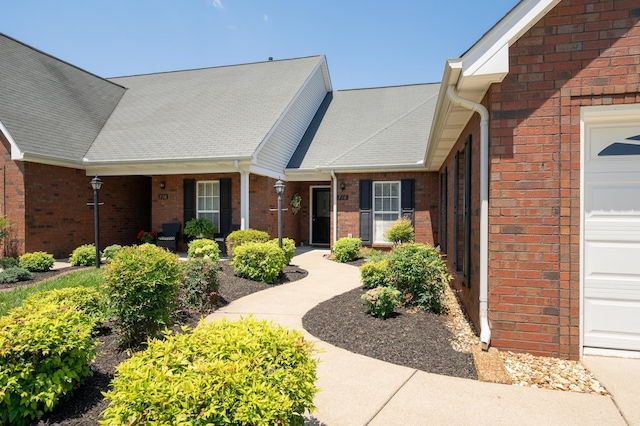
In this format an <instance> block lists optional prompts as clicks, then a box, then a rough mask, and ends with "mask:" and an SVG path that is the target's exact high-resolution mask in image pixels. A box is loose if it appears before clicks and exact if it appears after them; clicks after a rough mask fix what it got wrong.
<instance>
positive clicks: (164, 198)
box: [158, 194, 169, 200]
mask: <svg viewBox="0 0 640 426" xmlns="http://www.w3.org/2000/svg"><path fill="white" fill-rule="evenodd" d="M158 199H159V200H168V199H169V194H158Z"/></svg>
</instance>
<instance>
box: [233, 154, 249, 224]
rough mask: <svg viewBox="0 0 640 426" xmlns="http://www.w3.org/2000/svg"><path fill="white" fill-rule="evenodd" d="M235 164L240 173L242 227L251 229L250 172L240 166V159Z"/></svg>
mask: <svg viewBox="0 0 640 426" xmlns="http://www.w3.org/2000/svg"><path fill="white" fill-rule="evenodd" d="M233 165H234V167H235V168H236V170H237V171H238V173H240V229H249V173H247V172H246V171H244V170H242V169H241V168H240V165H239V164H238V160H235V161H234V162H233Z"/></svg>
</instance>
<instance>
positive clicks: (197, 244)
mask: <svg viewBox="0 0 640 426" xmlns="http://www.w3.org/2000/svg"><path fill="white" fill-rule="evenodd" d="M194 257H208V258H209V259H211V260H213V261H214V262H217V261H219V260H220V247H218V243H217V242H215V241H214V240H210V239H208V238H201V239H199V240H193V241H191V242H190V243H189V250H188V251H187V258H188V259H191V258H194Z"/></svg>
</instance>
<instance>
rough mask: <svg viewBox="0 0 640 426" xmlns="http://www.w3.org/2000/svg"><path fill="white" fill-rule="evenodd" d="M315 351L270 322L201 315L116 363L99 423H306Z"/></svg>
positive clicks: (295, 334) (295, 332)
mask: <svg viewBox="0 0 640 426" xmlns="http://www.w3.org/2000/svg"><path fill="white" fill-rule="evenodd" d="M314 354H315V350H314V348H313V345H312V343H310V342H308V341H306V340H305V339H304V336H303V334H302V332H300V331H298V330H290V329H286V328H284V327H281V326H278V325H276V324H274V323H273V322H267V321H258V320H256V319H254V318H252V317H249V318H244V319H241V320H240V321H235V322H232V321H227V320H225V319H223V320H221V321H214V322H212V323H209V324H204V323H201V324H200V325H199V326H198V327H196V328H195V329H194V330H193V333H191V334H178V335H174V336H169V337H167V338H166V339H165V340H155V339H154V340H151V341H150V342H149V346H148V348H147V349H146V350H145V351H143V352H138V353H136V354H134V355H133V356H132V357H131V358H130V359H128V360H127V361H124V362H123V363H122V364H120V365H119V366H118V367H117V372H116V376H115V378H114V380H113V382H112V383H111V385H112V389H111V390H110V391H109V392H107V393H106V394H105V395H106V398H108V399H110V402H109V406H108V407H107V409H106V410H105V411H104V413H103V416H104V421H103V422H102V423H103V424H142V423H145V424H193V425H205V424H207V425H256V426H258V425H276V424H278V425H302V424H303V423H304V418H303V415H304V413H305V410H308V412H313V410H314V409H315V407H314V405H313V396H314V395H315V394H316V393H317V392H318V388H316V387H315V385H314V382H315V381H316V378H317V377H316V367H317V364H318V361H317V359H315V358H314Z"/></svg>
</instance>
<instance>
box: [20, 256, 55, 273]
mask: <svg viewBox="0 0 640 426" xmlns="http://www.w3.org/2000/svg"><path fill="white" fill-rule="evenodd" d="M54 263H55V260H54V258H53V256H52V255H50V254H49V253H45V252H43V251H34V252H33V253H25V254H23V255H22V256H20V260H19V262H18V265H19V266H20V267H21V268H24V269H28V270H29V271H31V272H45V271H48V270H49V269H51V267H52V266H53V264H54Z"/></svg>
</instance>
